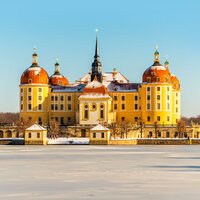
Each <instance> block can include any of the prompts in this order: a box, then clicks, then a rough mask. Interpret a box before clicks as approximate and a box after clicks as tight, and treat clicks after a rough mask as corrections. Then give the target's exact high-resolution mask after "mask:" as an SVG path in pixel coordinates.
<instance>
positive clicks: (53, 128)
mask: <svg viewBox="0 0 200 200" xmlns="http://www.w3.org/2000/svg"><path fill="white" fill-rule="evenodd" d="M59 131H60V128H59V125H58V122H57V121H56V120H55V119H52V120H51V122H50V138H58V133H59Z"/></svg>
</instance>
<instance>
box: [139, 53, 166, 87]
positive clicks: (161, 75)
mask: <svg viewBox="0 0 200 200" xmlns="http://www.w3.org/2000/svg"><path fill="white" fill-rule="evenodd" d="M142 82H143V83H156V82H160V83H168V82H170V72H169V69H168V67H165V66H162V65H161V64H160V60H159V52H158V50H156V52H155V53H154V63H153V65H152V66H150V67H149V68H147V69H146V70H145V72H144V73H143V77H142Z"/></svg>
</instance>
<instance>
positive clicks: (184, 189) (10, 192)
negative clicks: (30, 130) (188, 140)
mask: <svg viewBox="0 0 200 200" xmlns="http://www.w3.org/2000/svg"><path fill="white" fill-rule="evenodd" d="M0 199H2V200H7V199H12V200H13V199H15V200H30V199H31V200H36V199H55V200H57V199H58V200H59V199H72V200H76V199H91V200H96V199H111V200H112V199H114V200H116V199H117V200H118V199H119V200H124V199H133V200H134V199H138V200H143V199H145V200H146V199H147V200H155V199H156V200H157V199H159V200H160V199H161V200H172V199H174V200H179V199H180V200H183V199H191V200H194V199H195V200H196V199H198V200H199V199H200V146H67V145H65V146H0Z"/></svg>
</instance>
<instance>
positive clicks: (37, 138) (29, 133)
mask: <svg viewBox="0 0 200 200" xmlns="http://www.w3.org/2000/svg"><path fill="white" fill-rule="evenodd" d="M24 140H25V144H39V145H46V144H47V141H48V139H47V129H45V128H43V127H42V126H40V125H39V124H33V125H32V126H30V127H29V128H27V129H26V131H25V137H24Z"/></svg>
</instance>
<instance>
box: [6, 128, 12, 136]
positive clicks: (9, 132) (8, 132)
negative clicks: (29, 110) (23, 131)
mask: <svg viewBox="0 0 200 200" xmlns="http://www.w3.org/2000/svg"><path fill="white" fill-rule="evenodd" d="M6 137H7V138H11V137H12V131H10V130H7V131H6Z"/></svg>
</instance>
